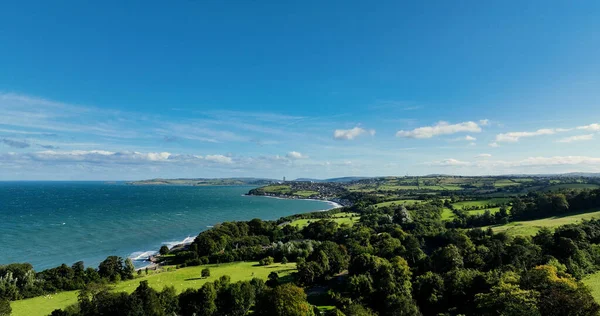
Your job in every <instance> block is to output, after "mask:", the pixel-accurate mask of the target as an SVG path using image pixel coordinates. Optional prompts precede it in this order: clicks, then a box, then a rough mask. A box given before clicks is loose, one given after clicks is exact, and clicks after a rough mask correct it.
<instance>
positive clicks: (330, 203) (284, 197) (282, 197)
mask: <svg viewBox="0 0 600 316" xmlns="http://www.w3.org/2000/svg"><path fill="white" fill-rule="evenodd" d="M242 196H258V197H266V198H271V199H280V200H300V201H319V202H325V203H327V204H329V205H330V206H331V207H330V208H328V209H325V210H316V211H314V212H319V211H329V210H332V209H335V208H340V207H344V205H342V204H340V203H338V202H335V201H332V200H321V199H308V198H294V197H287V196H274V195H255V194H242Z"/></svg>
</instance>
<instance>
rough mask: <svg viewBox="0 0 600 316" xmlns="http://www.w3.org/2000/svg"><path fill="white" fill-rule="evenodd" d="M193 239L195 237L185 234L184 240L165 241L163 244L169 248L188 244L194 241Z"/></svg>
mask: <svg viewBox="0 0 600 316" xmlns="http://www.w3.org/2000/svg"><path fill="white" fill-rule="evenodd" d="M194 239H196V237H190V236H187V237H186V238H185V239H184V240H179V241H167V242H164V243H163V245H166V246H167V247H169V249H171V248H173V247H175V246H177V245H189V244H191V243H193V242H194Z"/></svg>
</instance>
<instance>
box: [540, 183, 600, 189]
mask: <svg viewBox="0 0 600 316" xmlns="http://www.w3.org/2000/svg"><path fill="white" fill-rule="evenodd" d="M599 187H600V186H599V185H597V184H591V183H564V184H556V185H551V186H549V187H547V188H545V189H544V191H556V190H562V189H572V190H583V189H597V188H599Z"/></svg>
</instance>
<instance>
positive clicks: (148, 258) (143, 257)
mask: <svg viewBox="0 0 600 316" xmlns="http://www.w3.org/2000/svg"><path fill="white" fill-rule="evenodd" d="M242 196H245V197H255V196H257V197H266V198H272V199H280V200H301V201H318V202H325V203H327V204H328V205H329V206H330V207H329V208H327V209H321V210H314V211H311V212H325V211H329V210H332V209H336V208H341V207H344V206H343V205H341V204H340V203H337V202H335V201H331V200H321V199H306V198H289V197H280V196H268V195H251V194H242ZM307 213H310V212H307ZM298 214H303V213H298ZM207 228H208V229H210V228H212V226H207ZM200 233H201V232H199V233H198V234H200ZM198 234H196V235H195V236H198ZM195 236H194V237H192V236H189V235H188V236H187V237H186V238H184V239H183V240H181V241H171V242H165V243H163V244H164V245H166V246H167V247H169V250H173V249H178V248H183V247H187V246H189V245H190V244H192V242H193V241H194V240H195V238H196V237H195ZM157 254H158V250H156V251H153V250H151V251H144V252H134V253H131V254H130V255H128V256H127V258H130V259H131V260H132V261H133V262H134V264H135V263H139V264H145V265H136V271H137V270H144V269H146V268H148V269H151V270H155V269H157V268H159V267H160V266H161V264H160V263H159V262H156V255H157Z"/></svg>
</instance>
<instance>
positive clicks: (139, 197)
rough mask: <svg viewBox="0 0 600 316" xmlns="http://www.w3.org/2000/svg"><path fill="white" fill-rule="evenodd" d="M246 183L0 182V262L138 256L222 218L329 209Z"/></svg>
mask: <svg viewBox="0 0 600 316" xmlns="http://www.w3.org/2000/svg"><path fill="white" fill-rule="evenodd" d="M252 188H254V187H253V186H206V187H192V186H133V185H126V184H124V183H103V182H0V264H7V263H13V262H29V263H31V264H32V265H33V266H34V268H35V269H36V270H38V271H39V270H42V269H46V268H51V267H55V266H57V265H60V264H61V263H66V264H68V265H71V264H73V263H74V262H77V261H79V260H83V261H84V263H85V264H86V266H92V267H96V266H97V265H98V263H99V262H100V261H102V260H103V259H104V258H106V256H108V255H118V256H121V257H132V258H136V257H138V258H142V257H144V256H147V254H148V253H151V252H154V251H156V250H158V248H160V246H161V245H163V244H168V245H174V244H175V243H178V242H182V241H183V240H185V239H186V238H187V240H188V241H189V240H192V239H193V238H194V237H195V236H197V234H198V233H199V232H201V231H203V230H205V229H207V228H209V227H211V226H213V225H215V224H218V223H221V222H224V221H234V220H250V219H253V218H260V219H265V220H266V219H277V218H279V217H282V216H287V215H291V214H297V213H304V212H310V211H317V210H323V209H328V208H330V206H329V205H328V204H327V203H326V202H323V201H311V200H284V199H273V198H266V197H257V196H244V194H245V193H247V192H248V191H249V190H250V189H252ZM142 264H144V263H143V262H140V261H138V262H136V266H140V265H142Z"/></svg>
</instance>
